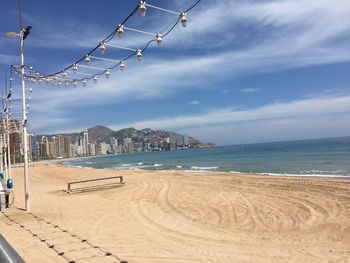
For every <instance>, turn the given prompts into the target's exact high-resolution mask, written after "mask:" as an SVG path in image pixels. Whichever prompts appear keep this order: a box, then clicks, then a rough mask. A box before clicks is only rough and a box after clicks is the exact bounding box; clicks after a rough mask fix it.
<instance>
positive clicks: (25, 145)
mask: <svg viewBox="0 0 350 263" xmlns="http://www.w3.org/2000/svg"><path fill="white" fill-rule="evenodd" d="M21 24H22V23H21ZM20 39H21V40H20V41H21V73H22V74H21V79H22V122H23V123H22V127H23V156H24V196H25V197H24V198H25V210H26V211H28V212H30V195H29V173H28V172H29V171H28V170H29V167H28V136H27V113H26V90H25V83H24V47H23V46H24V41H23V28H21V31H20Z"/></svg>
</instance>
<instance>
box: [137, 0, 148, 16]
mask: <svg viewBox="0 0 350 263" xmlns="http://www.w3.org/2000/svg"><path fill="white" fill-rule="evenodd" d="M139 10H140V13H141V16H145V15H146V10H147V7H146V1H144V0H141V1H140V4H139Z"/></svg>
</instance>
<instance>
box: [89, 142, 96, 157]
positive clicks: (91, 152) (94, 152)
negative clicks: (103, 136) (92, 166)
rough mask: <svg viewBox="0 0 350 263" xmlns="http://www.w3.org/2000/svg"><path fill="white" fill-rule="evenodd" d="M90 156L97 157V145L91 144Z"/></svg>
mask: <svg viewBox="0 0 350 263" xmlns="http://www.w3.org/2000/svg"><path fill="white" fill-rule="evenodd" d="M89 155H91V156H95V155H96V144H94V143H89Z"/></svg>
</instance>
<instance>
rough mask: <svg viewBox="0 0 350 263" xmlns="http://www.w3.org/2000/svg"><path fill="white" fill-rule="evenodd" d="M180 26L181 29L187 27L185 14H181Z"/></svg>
mask: <svg viewBox="0 0 350 263" xmlns="http://www.w3.org/2000/svg"><path fill="white" fill-rule="evenodd" d="M181 24H182V26H183V27H186V26H187V14H186V13H181Z"/></svg>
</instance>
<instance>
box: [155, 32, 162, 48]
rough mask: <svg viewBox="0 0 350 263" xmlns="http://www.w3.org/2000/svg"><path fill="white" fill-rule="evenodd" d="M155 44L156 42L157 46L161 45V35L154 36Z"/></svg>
mask: <svg viewBox="0 0 350 263" xmlns="http://www.w3.org/2000/svg"><path fill="white" fill-rule="evenodd" d="M156 42H157V44H158V46H159V45H160V44H162V42H163V35H162V34H157V36H156Z"/></svg>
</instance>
